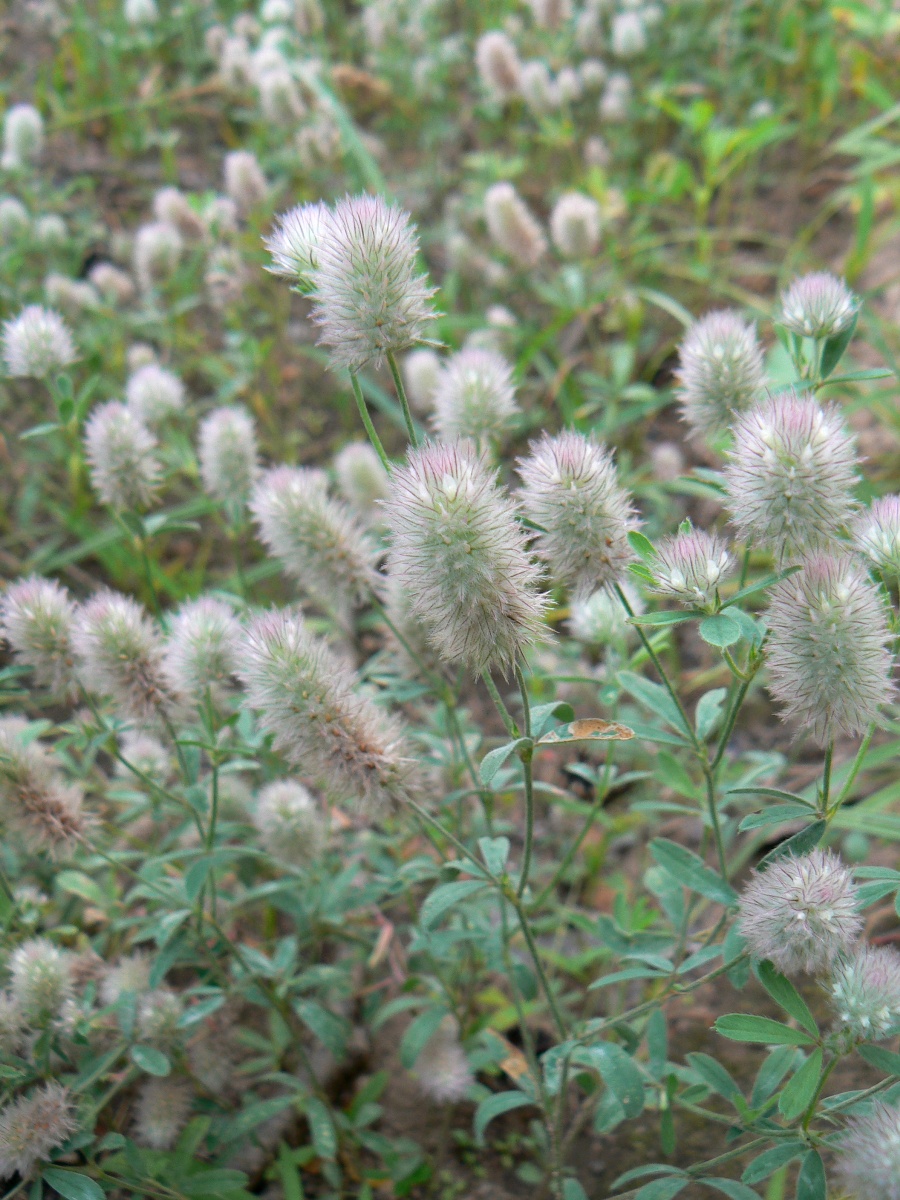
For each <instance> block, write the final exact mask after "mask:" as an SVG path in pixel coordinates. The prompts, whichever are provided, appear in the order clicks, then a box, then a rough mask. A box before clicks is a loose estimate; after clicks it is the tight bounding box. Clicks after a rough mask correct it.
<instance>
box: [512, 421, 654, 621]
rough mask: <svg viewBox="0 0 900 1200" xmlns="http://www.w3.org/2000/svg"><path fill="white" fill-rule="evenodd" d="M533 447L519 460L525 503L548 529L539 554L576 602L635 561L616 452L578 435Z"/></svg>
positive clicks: (564, 435) (631, 521)
mask: <svg viewBox="0 0 900 1200" xmlns="http://www.w3.org/2000/svg"><path fill="white" fill-rule="evenodd" d="M530 449H531V454H530V456H529V457H528V458H525V459H520V460H519V474H520V475H521V477H522V481H523V483H524V487H523V489H522V504H523V507H524V509H525V513H526V515H527V516H528V517H529V518H530V519H531V520H532V521H534V522H535V524H537V525H540V526H541V528H542V529H543V530H544V531H545V532H543V533H539V534H538V535H537V552H538V554H539V556H540V557H541V558H542V559H543V560H544V562H545V563H546V564H547V566H548V567H549V569H550V573H551V575H552V577H553V578H554V579H555V580H557V581H558V582H559V583H563V584H565V585H566V586H567V587H570V588H572V590H573V591H574V592H575V595H576V597H578V598H581V597H583V596H586V595H587V594H588V593H589V592H591V591H593V590H594V589H595V588H598V587H600V586H601V585H604V584H609V583H613V582H615V581H616V580H617V579H618V578H619V577H620V576H621V574H622V572H623V571H624V570H625V568H626V567H627V566H628V563H629V562H631V560H632V559H633V558H634V555H633V553H632V550H631V547H630V546H629V544H628V533H629V530H631V529H634V528H636V520H635V514H634V509H633V508H632V507H631V500H630V498H629V496H628V493H627V492H626V491H625V490H624V489H623V488H622V487H621V485H620V484H619V480H618V476H617V474H616V468H615V464H614V462H613V457H612V454H611V453H610V451H609V450H607V448H606V447H605V446H603V445H602V444H600V443H598V442H595V441H594V440H593V439H592V438H586V437H584V435H583V434H580V433H574V432H566V433H560V434H558V435H557V436H556V437H549V436H548V435H546V434H545V435H544V438H543V440H542V441H540V442H532V444H531V447H530Z"/></svg>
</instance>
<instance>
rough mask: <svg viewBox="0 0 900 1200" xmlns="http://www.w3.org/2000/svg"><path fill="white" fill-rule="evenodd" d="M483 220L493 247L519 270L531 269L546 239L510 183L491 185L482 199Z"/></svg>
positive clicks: (543, 251)
mask: <svg viewBox="0 0 900 1200" xmlns="http://www.w3.org/2000/svg"><path fill="white" fill-rule="evenodd" d="M484 219H485V222H486V224H487V227H488V233H489V234H490V235H491V240H492V241H493V242H494V243H495V245H496V246H497V247H498V248H499V249H500V250H502V251H503V253H504V254H508V255H509V257H510V258H511V259H513V261H514V262H515V263H516V264H517V265H518V266H520V267H524V268H529V267H534V266H536V265H537V263H538V262H539V261H540V259H541V258H543V256H544V254H545V253H546V250H547V239H546V238H545V237H544V234H543V232H542V230H541V227H540V225H539V224H538V223H537V221H536V220H535V218H534V217H533V216H532V214H531V211H530V209H529V208H528V205H527V204H526V203H525V201H524V200H523V199H522V197H521V196H520V195H519V193H518V192H517V191H516V189H515V188H514V187H513V185H512V184H511V183H495V184H494V185H493V187H490V188H488V190H487V192H486V193H485V197H484Z"/></svg>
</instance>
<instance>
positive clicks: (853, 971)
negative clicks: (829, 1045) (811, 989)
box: [831, 946, 900, 1042]
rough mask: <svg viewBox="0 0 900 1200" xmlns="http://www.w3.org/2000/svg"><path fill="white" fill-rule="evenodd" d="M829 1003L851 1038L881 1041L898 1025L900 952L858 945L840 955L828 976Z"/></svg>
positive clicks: (883, 947) (899, 1016) (899, 1014)
mask: <svg viewBox="0 0 900 1200" xmlns="http://www.w3.org/2000/svg"><path fill="white" fill-rule="evenodd" d="M831 995H832V1004H833V1005H834V1009H835V1011H836V1013H837V1016H838V1021H839V1022H840V1025H841V1028H842V1029H844V1030H846V1031H847V1032H848V1033H849V1034H850V1036H851V1037H852V1038H853V1039H854V1041H873V1042H877V1041H880V1040H881V1039H882V1038H886V1037H888V1036H889V1035H890V1034H891V1033H893V1032H895V1031H896V1029H897V1026H898V1025H900V954H898V953H897V951H896V950H893V949H891V948H890V947H889V946H860V947H859V948H858V949H857V950H856V951H854V953H853V954H851V955H849V956H848V957H846V958H842V959H840V961H839V962H838V963H837V964H836V965H835V968H834V971H833V974H832V977H831Z"/></svg>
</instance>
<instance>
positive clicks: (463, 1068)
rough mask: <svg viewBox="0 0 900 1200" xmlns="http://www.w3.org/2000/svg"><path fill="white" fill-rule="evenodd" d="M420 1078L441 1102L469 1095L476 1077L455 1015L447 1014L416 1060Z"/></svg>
mask: <svg viewBox="0 0 900 1200" xmlns="http://www.w3.org/2000/svg"><path fill="white" fill-rule="evenodd" d="M416 1077H417V1078H418V1080H419V1086H420V1087H421V1089H422V1091H423V1092H424V1093H425V1095H426V1096H430V1097H431V1099H432V1100H436V1101H437V1103H438V1104H453V1103H455V1102H456V1101H457V1100H464V1099H465V1097H466V1096H467V1095H468V1092H469V1088H470V1087H471V1086H472V1084H473V1083H474V1082H475V1076H474V1075H473V1073H472V1068H471V1067H470V1066H469V1060H468V1058H467V1057H466V1052H465V1050H464V1049H463V1048H462V1045H461V1043H460V1040H459V1026H458V1025H457V1023H456V1019H455V1018H454V1017H451V1016H447V1017H444V1019H443V1021H442V1022H441V1023H440V1025H439V1026H438V1027H437V1029H436V1031H435V1032H434V1033H433V1034H432V1035H431V1037H430V1038H429V1039H428V1041H427V1042H426V1044H425V1047H424V1049H423V1050H422V1053H421V1054H420V1055H419V1057H418V1059H417V1061H416Z"/></svg>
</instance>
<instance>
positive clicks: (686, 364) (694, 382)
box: [675, 310, 765, 437]
mask: <svg viewBox="0 0 900 1200" xmlns="http://www.w3.org/2000/svg"><path fill="white" fill-rule="evenodd" d="M678 356H679V364H678V371H677V372H676V380H677V388H676V392H675V394H676V396H677V397H678V400H679V401H680V403H681V414H682V416H683V418H684V420H685V421H686V422H687V424H688V425H689V426H690V428H691V430H692V432H693V433H695V434H697V435H698V436H700V437H707V436H709V435H710V434H716V433H722V432H723V431H724V430H726V429H727V428H728V426H729V425H730V424H731V423H732V421H733V420H734V419H735V417H736V416H737V414H738V413H741V412H743V411H744V410H745V409H747V408H749V407H750V405H751V404H752V403H753V401H754V399H755V398H756V397H757V396H758V394H759V392H760V390H761V389H762V386H763V382H764V380H765V370H764V367H763V353H762V347H761V346H760V344H759V342H758V341H757V338H756V329H755V327H754V326H753V325H752V324H750V323H749V322H747V321H744V319H743V318H742V317H741V315H740V314H739V313H736V312H730V311H727V310H726V311H722V312H711V313H707V315H706V316H705V317H701V318H700V320H699V321H695V322H694V324H693V325H692V326H691V327H690V329H689V330H688V331H687V333H686V334H685V337H684V340H683V341H682V343H681V345H680V346H679V348H678Z"/></svg>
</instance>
